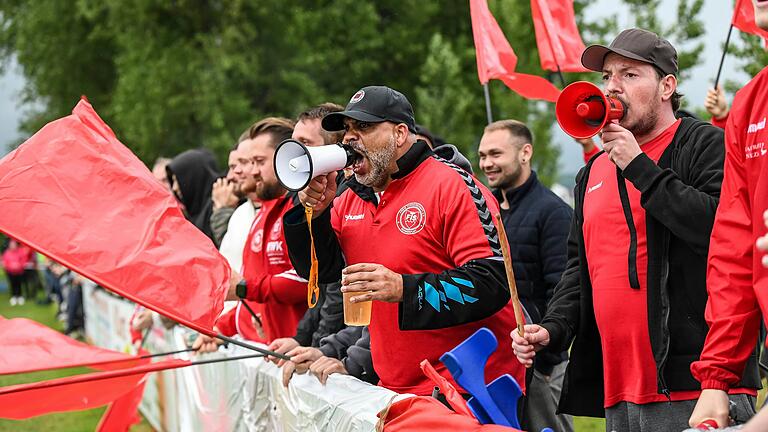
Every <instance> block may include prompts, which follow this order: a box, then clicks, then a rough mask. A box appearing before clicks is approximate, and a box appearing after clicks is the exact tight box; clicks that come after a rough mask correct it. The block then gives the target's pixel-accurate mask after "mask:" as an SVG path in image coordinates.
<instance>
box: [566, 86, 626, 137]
mask: <svg viewBox="0 0 768 432" xmlns="http://www.w3.org/2000/svg"><path fill="white" fill-rule="evenodd" d="M626 111H627V108H626V107H625V106H624V104H623V103H621V101H620V100H618V99H616V98H612V97H610V96H606V95H604V94H603V92H602V90H600V87H598V86H596V85H594V84H592V83H590V82H586V81H577V82H575V83H573V84H571V85H569V86H568V87H566V88H564V89H563V91H562V92H561V93H560V97H558V98H557V103H556V104H555V117H557V123H558V124H559V125H560V127H561V128H562V129H563V131H565V133H567V134H568V135H570V136H572V137H574V138H579V139H580V138H592V137H593V136H595V135H597V133H598V132H600V129H602V128H603V127H604V126H605V125H606V124H608V123H609V122H610V121H611V120H621V119H622V118H623V117H624V114H626Z"/></svg>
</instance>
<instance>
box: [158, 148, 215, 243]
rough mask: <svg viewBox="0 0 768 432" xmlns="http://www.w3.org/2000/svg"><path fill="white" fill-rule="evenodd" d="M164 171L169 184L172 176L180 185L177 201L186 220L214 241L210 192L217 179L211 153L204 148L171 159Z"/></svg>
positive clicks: (188, 151) (171, 181)
mask: <svg viewBox="0 0 768 432" xmlns="http://www.w3.org/2000/svg"><path fill="white" fill-rule="evenodd" d="M166 171H167V173H168V181H169V182H170V183H171V184H173V176H174V175H175V176H176V179H177V180H178V182H179V188H180V189H181V196H180V197H177V198H179V201H181V203H182V204H183V205H184V209H185V212H186V215H187V220H189V221H190V222H192V223H193V224H194V225H195V226H196V227H197V228H198V229H199V230H200V231H202V232H203V233H204V234H205V235H207V236H208V237H209V238H210V239H211V240H213V231H212V230H211V224H210V220H211V212H212V209H213V201H212V200H211V191H212V189H213V182H214V181H216V178H217V177H218V168H217V167H216V159H215V158H214V157H213V154H212V153H211V152H210V151H208V150H206V149H194V150H187V151H185V152H184V153H181V154H180V155H178V156H176V157H175V158H173V160H172V161H171V162H170V163H169V164H168V166H167V167H166Z"/></svg>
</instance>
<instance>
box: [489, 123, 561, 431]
mask: <svg viewBox="0 0 768 432" xmlns="http://www.w3.org/2000/svg"><path fill="white" fill-rule="evenodd" d="M533 153H534V151H533V135H532V134H531V131H530V129H528V127H527V126H526V125H525V124H524V123H521V122H519V121H516V120H500V121H497V122H494V123H491V124H489V125H488V126H486V127H485V132H484V133H483V136H482V138H481V139H480V146H479V147H478V156H479V158H480V169H481V170H483V173H485V176H486V177H487V178H488V185H489V186H490V187H491V188H492V191H493V195H494V196H495V197H496V199H497V200H498V201H499V203H500V207H501V219H502V220H501V222H502V223H503V224H504V228H505V231H506V232H507V236H508V237H509V245H510V253H511V255H512V257H513V259H512V263H513V266H514V270H515V280H516V282H517V292H518V295H519V296H520V301H521V302H522V303H523V306H524V307H525V309H526V310H527V311H528V314H529V316H530V318H531V320H532V322H531V324H534V323H539V322H541V319H542V318H543V317H544V314H546V312H547V303H548V302H549V300H550V299H551V298H552V295H553V293H554V291H555V285H557V283H558V282H559V281H560V276H561V275H562V273H563V270H565V262H566V255H567V246H568V227H569V226H570V223H571V217H572V216H573V210H571V208H570V207H569V206H568V204H566V203H565V202H564V201H563V200H561V199H560V198H558V197H557V195H555V194H554V193H553V192H552V191H550V190H549V189H547V188H546V187H545V186H544V185H543V184H541V182H539V179H538V178H537V176H536V172H535V171H533V170H532V168H531V160H532V159H533ZM567 364H568V352H567V351H566V350H564V351H561V352H555V353H546V354H544V353H542V355H540V356H539V357H537V358H536V361H535V362H534V365H533V373H529V374H528V376H527V380H528V382H527V383H526V387H527V388H528V392H527V394H526V396H527V398H526V399H525V408H524V411H523V412H524V415H523V418H522V423H521V425H522V426H523V427H524V428H525V429H527V430H534V431H539V430H542V429H544V428H546V427H551V428H552V429H554V430H557V431H561V432H569V431H573V419H572V418H571V416H569V415H564V414H563V415H556V414H555V412H556V411H557V402H558V400H559V399H560V392H561V390H562V387H563V377H564V376H565V368H566V366H567Z"/></svg>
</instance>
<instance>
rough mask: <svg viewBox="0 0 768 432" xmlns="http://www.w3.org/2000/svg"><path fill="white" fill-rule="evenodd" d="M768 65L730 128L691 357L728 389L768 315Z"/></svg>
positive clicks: (708, 379)
mask: <svg viewBox="0 0 768 432" xmlns="http://www.w3.org/2000/svg"><path fill="white" fill-rule="evenodd" d="M767 98H768V68H766V69H763V70H762V71H761V72H760V73H759V74H758V75H757V76H755V78H754V79H752V81H750V82H749V84H747V85H746V86H745V87H744V88H742V89H741V90H739V92H738V93H736V98H735V99H734V101H733V106H732V107H731V112H730V115H729V116H728V123H727V125H726V128H725V150H726V156H725V172H724V177H723V188H722V191H721V193H720V205H719V207H718V208H717V216H716V217H715V226H714V229H713V230H712V238H711V240H710V246H709V265H708V270H707V291H708V293H709V301H708V302H707V309H706V315H705V317H706V319H707V322H708V323H709V327H710V328H709V333H708V334H707V340H706V343H705V344H704V350H703V351H702V353H701V360H700V361H698V362H695V363H693V364H692V365H691V372H692V373H693V376H694V377H695V378H696V379H698V380H699V381H700V382H701V387H702V388H710V389H720V390H726V389H728V388H730V387H731V386H733V385H735V384H736V383H737V382H738V381H739V380H740V379H741V375H742V373H743V372H744V367H745V363H746V361H747V359H748V358H749V355H750V354H751V353H752V351H753V350H754V349H755V343H756V341H757V335H758V332H759V329H760V311H761V310H762V311H763V312H764V314H765V316H768V269H766V268H764V267H763V266H762V265H761V262H760V260H761V257H762V256H763V252H760V251H757V249H756V248H755V240H756V239H757V238H758V237H759V236H762V235H764V234H765V233H766V227H765V224H764V223H763V212H764V211H765V210H766V209H768V146H766V141H767V140H768V129H766V117H768V102H766V101H768V99H767Z"/></svg>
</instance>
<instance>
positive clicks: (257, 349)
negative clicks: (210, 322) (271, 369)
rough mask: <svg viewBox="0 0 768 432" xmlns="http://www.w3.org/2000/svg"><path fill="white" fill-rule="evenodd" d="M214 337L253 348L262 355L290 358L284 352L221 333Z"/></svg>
mask: <svg viewBox="0 0 768 432" xmlns="http://www.w3.org/2000/svg"><path fill="white" fill-rule="evenodd" d="M216 337H217V338H219V339H221V340H223V341H224V342H227V343H231V344H234V345H237V346H241V347H243V348H248V349H249V350H253V351H256V352H258V353H261V354H264V355H268V356H272V357H277V358H279V359H282V360H290V359H291V358H290V357H289V356H287V355H285V354H280V353H278V352H274V351H270V350H268V349H264V348H259V347H257V346H255V345H251V344H249V343H246V342H243V341H239V340H237V339H232V338H230V337H226V336H224V335H223V334H221V333H219V334H217V335H216Z"/></svg>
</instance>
